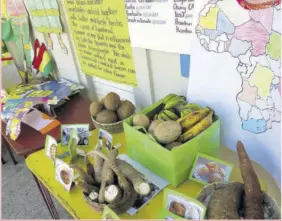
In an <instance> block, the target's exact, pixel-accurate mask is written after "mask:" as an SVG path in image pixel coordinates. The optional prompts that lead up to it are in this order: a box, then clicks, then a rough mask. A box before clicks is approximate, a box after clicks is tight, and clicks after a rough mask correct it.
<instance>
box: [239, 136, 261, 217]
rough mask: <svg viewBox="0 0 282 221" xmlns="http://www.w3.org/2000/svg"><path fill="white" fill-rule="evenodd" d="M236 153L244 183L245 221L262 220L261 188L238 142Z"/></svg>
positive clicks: (244, 151)
mask: <svg viewBox="0 0 282 221" xmlns="http://www.w3.org/2000/svg"><path fill="white" fill-rule="evenodd" d="M237 152H238V156H239V161H240V170H241V175H242V178H243V181H244V190H245V198H244V213H245V217H244V218H245V219H264V211H263V207H262V201H263V198H262V194H261V187H260V183H259V180H258V177H257V175H256V173H255V170H254V168H253V166H252V163H251V160H250V159H249V156H248V154H247V152H246V150H245V148H244V146H243V144H242V143H241V142H240V141H238V143H237Z"/></svg>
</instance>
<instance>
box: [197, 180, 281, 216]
mask: <svg viewBox="0 0 282 221" xmlns="http://www.w3.org/2000/svg"><path fill="white" fill-rule="evenodd" d="M228 184H232V182H228V183H226V182H223V183H214V184H209V185H207V186H205V187H204V188H203V189H202V190H201V192H200V193H199V194H198V197H197V200H199V201H200V202H202V203H203V204H204V205H205V206H206V207H207V206H208V204H209V201H210V199H211V196H212V194H213V191H214V190H215V188H219V187H223V186H226V185H228ZM242 186H243V184H242ZM242 188H243V187H242ZM262 195H263V202H262V206H263V209H264V218H265V219H281V212H280V208H279V206H278V205H277V203H276V202H275V201H274V200H273V199H272V198H271V197H270V196H269V195H268V194H267V193H265V192H263V191H262ZM239 213H240V210H239ZM241 213H243V211H242V210H241Z"/></svg>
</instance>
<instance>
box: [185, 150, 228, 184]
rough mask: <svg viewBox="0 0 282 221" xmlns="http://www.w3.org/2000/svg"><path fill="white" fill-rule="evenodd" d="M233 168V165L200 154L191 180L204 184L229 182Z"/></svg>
mask: <svg viewBox="0 0 282 221" xmlns="http://www.w3.org/2000/svg"><path fill="white" fill-rule="evenodd" d="M232 168H233V165H232V164H229V163H227V162H224V161H221V160H218V159H216V158H213V157H209V156H206V155H203V154H198V156H197V158H196V161H195V163H194V167H193V169H192V172H191V174H192V175H190V178H191V179H192V180H195V181H197V182H200V183H203V184H207V183H216V182H227V181H229V178H230V175H231V172H232Z"/></svg>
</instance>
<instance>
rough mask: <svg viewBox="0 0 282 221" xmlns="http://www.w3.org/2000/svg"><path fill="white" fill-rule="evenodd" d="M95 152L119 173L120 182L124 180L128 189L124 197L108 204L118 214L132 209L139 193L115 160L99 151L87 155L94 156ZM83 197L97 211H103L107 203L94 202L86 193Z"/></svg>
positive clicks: (124, 192) (124, 184)
mask: <svg viewBox="0 0 282 221" xmlns="http://www.w3.org/2000/svg"><path fill="white" fill-rule="evenodd" d="M95 154H98V155H99V156H100V157H102V158H103V159H104V160H105V162H107V163H109V166H110V167H111V169H112V170H113V171H114V173H115V174H116V175H117V177H118V180H119V182H123V186H124V187H125V188H126V189H127V191H123V197H122V198H121V199H120V200H119V201H118V202H115V203H112V204H107V206H108V207H109V208H111V209H112V210H113V211H114V212H115V213H116V214H120V213H123V212H126V211H127V210H128V209H130V208H131V207H132V206H133V205H134V203H135V201H136V199H137V193H136V192H135V190H134V188H133V186H132V185H131V183H129V182H128V181H127V179H126V178H125V176H124V175H123V174H122V173H121V171H120V170H119V168H118V167H117V165H116V162H115V160H112V159H110V158H109V157H107V156H106V155H105V154H103V153H102V152H99V151H91V152H88V153H87V156H91V155H92V156H93V155H95ZM83 197H84V199H85V201H86V203H87V204H88V205H89V206H90V207H91V208H92V209H93V210H95V211H96V212H100V213H101V212H103V210H104V206H105V205H106V204H99V203H97V202H93V201H92V200H91V199H90V198H89V197H88V196H87V195H86V194H85V193H83Z"/></svg>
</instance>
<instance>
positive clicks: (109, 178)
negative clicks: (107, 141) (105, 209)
mask: <svg viewBox="0 0 282 221" xmlns="http://www.w3.org/2000/svg"><path fill="white" fill-rule="evenodd" d="M117 154H118V152H117V150H116V149H114V150H113V151H111V152H110V153H109V157H110V158H115V157H116V156H117ZM113 183H114V172H113V171H112V169H111V167H110V165H109V163H108V162H106V161H104V164H103V168H102V180H101V187H100V191H99V198H98V201H99V203H104V202H105V198H104V195H105V189H106V186H107V185H111V184H113Z"/></svg>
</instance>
